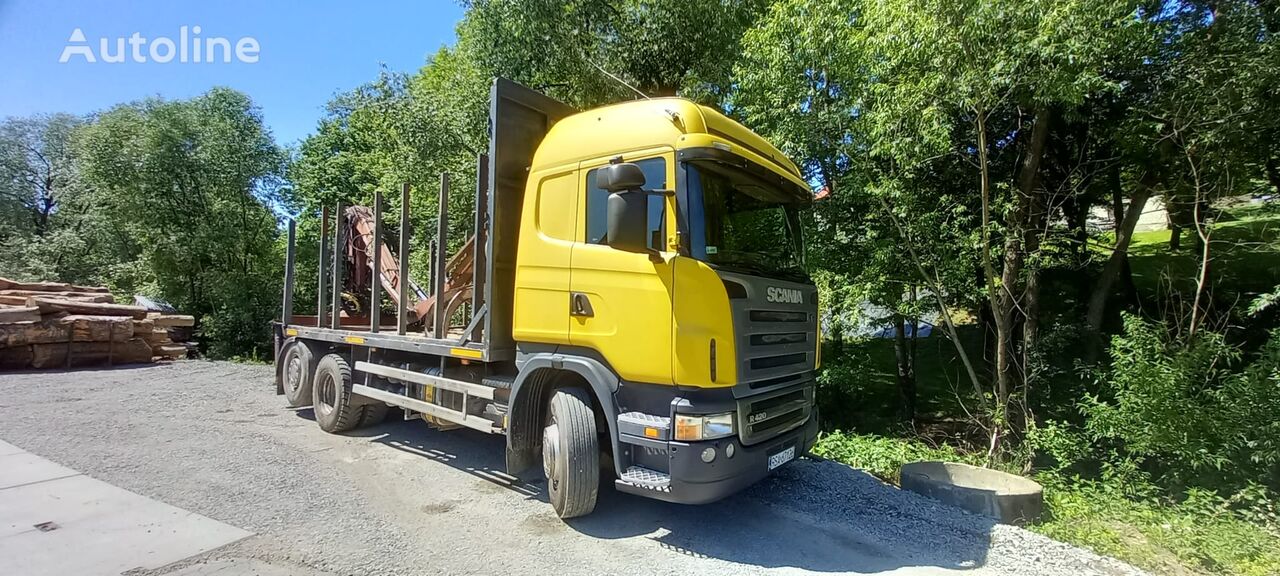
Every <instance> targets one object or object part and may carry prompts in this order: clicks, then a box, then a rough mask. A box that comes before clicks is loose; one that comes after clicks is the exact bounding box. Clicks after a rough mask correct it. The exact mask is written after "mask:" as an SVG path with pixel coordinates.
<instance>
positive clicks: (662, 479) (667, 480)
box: [618, 466, 671, 492]
mask: <svg viewBox="0 0 1280 576" xmlns="http://www.w3.org/2000/svg"><path fill="white" fill-rule="evenodd" d="M618 482H620V483H623V484H630V485H632V486H635V487H638V488H646V489H649V490H656V491H658V492H670V491H671V476H669V475H667V473H665V472H659V471H657V470H651V469H649V468H645V467H643V466H630V467H628V468H627V470H626V471H625V472H623V473H622V477H621V478H619V479H618Z"/></svg>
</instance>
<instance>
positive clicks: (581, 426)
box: [542, 388, 600, 518]
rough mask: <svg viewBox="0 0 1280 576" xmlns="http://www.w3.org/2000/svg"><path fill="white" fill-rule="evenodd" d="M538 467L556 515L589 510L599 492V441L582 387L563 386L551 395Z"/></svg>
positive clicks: (566, 515) (575, 513)
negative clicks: (579, 388) (563, 387)
mask: <svg viewBox="0 0 1280 576" xmlns="http://www.w3.org/2000/svg"><path fill="white" fill-rule="evenodd" d="M542 459H543V462H542V469H543V472H544V473H545V474H546V476H547V493H548V496H549V498H550V500H551V506H552V507H553V508H555V510H556V515H557V516H559V517H561V518H574V517H577V516H584V515H587V514H590V513H591V511H592V510H595V507H596V496H597V495H598V494H599V493H600V442H599V437H598V436H597V435H596V417H595V414H594V413H593V412H592V411H591V400H590V398H589V397H588V396H587V395H586V393H585V392H583V391H582V390H578V389H576V388H565V389H561V390H556V391H555V393H554V394H552V396H551V402H550V403H549V405H548V410H547V425H546V427H545V428H544V429H543V432H542Z"/></svg>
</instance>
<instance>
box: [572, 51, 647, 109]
mask: <svg viewBox="0 0 1280 576" xmlns="http://www.w3.org/2000/svg"><path fill="white" fill-rule="evenodd" d="M587 63H588V64H590V65H592V66H595V67H596V70H599V71H600V73H601V74H604V75H605V76H608V77H609V78H612V79H613V81H614V82H617V83H619V84H621V85H623V86H626V87H627V88H630V89H631V91H632V92H635V93H636V94H639V95H640V97H641V98H644V99H645V100H652V98H650V97H649V95H648V94H645V93H644V92H641V91H639V90H637V89H636V87H635V86H632V85H630V84H627V83H626V82H623V81H622V79H621V78H619V77H617V76H614V75H613V74H610V73H609V71H608V70H605V69H604V68H601V67H600V65H599V64H596V63H595V62H592V61H591V60H587Z"/></svg>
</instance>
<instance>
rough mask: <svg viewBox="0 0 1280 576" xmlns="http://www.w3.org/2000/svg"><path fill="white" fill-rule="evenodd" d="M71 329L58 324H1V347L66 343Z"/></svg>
mask: <svg viewBox="0 0 1280 576" xmlns="http://www.w3.org/2000/svg"><path fill="white" fill-rule="evenodd" d="M70 337H71V327H70V326H68V325H65V324H58V323H56V322H7V323H4V324H0V347H5V348H8V347H12V346H26V345H27V344H51V343H55V342H66V341H67V340H68V339H70Z"/></svg>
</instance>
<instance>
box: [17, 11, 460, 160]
mask: <svg viewBox="0 0 1280 576" xmlns="http://www.w3.org/2000/svg"><path fill="white" fill-rule="evenodd" d="M462 12H463V9H462V7H461V6H459V5H458V4H457V3H456V2H454V1H453V0H423V1H417V2H414V1H408V0H393V1H384V2H337V1H333V0H321V1H311V2H286V1H264V0H259V1H256V2H248V1H243V0H230V1H209V0H204V1H200V2H194V1H182V0H170V1H161V0H143V1H135V2H124V1H105V2H103V1H98V2H95V1H88V0H82V1H79V2H72V1H63V0H0V117H4V116H23V115H28V114H35V113H51V112H70V113H73V114H85V113H89V112H93V111H95V110H101V109H103V108H107V107H110V106H111V105H113V104H116V103H120V102H127V101H131V100H137V99H140V98H145V97H148V96H155V95H160V96H164V97H166V98H185V97H189V96H194V95H197V94H200V93H201V92H204V91H205V90H208V89H209V88H210V87H213V86H229V87H231V88H235V89H237V90H240V91H242V92H245V93H246V94H248V95H249V96H250V97H252V98H253V100H254V102H256V103H257V104H258V105H259V106H260V107H262V111H263V116H264V117H265V119H266V122H267V125H268V126H269V127H270V128H271V130H272V132H273V134H274V135H275V137H276V140H277V141H278V142H280V143H281V144H290V143H293V142H295V141H297V140H299V139H301V138H303V137H305V136H306V135H307V134H308V133H310V132H312V131H313V130H314V129H315V125H316V121H317V120H318V119H319V118H320V115H321V114H322V112H323V107H324V104H325V103H326V102H327V101H328V100H329V98H330V97H331V96H333V95H334V94H335V93H337V92H340V91H345V90H349V89H351V88H354V87H355V86H357V85H359V84H361V83H363V82H367V81H369V80H372V79H373V78H375V77H376V76H377V74H378V70H379V66H380V65H383V64H385V65H386V66H387V67H389V68H390V69H392V70H397V71H413V70H417V69H418V68H419V67H421V66H422V64H423V63H424V62H425V61H426V57H427V56H428V55H430V54H432V53H434V52H435V51H436V50H438V49H439V48H440V47H441V46H443V45H446V44H452V43H453V40H454V25H455V24H456V23H457V21H458V20H459V19H460V18H461V17H462ZM181 26H188V30H191V28H190V27H193V26H200V28H201V31H200V34H199V36H200V37H201V38H202V39H207V38H210V37H225V38H228V39H229V40H230V42H231V43H232V44H233V45H234V44H235V43H236V41H237V40H239V39H240V38H242V37H252V38H254V39H256V40H257V41H258V43H259V45H260V52H259V59H258V61H257V62H256V63H252V64H248V63H244V62H239V61H236V60H235V59H233V61H232V62H231V63H229V64H227V63H222V62H218V63H194V62H187V63H179V62H177V60H176V59H175V60H174V61H172V62H168V63H156V62H152V61H148V62H146V63H137V62H133V61H131V60H132V58H131V57H130V58H126V61H125V62H123V63H104V62H102V61H101V51H100V46H99V39H101V38H108V39H110V40H109V42H110V43H109V46H111V47H112V48H111V49H112V50H114V46H115V44H114V42H115V39H116V38H120V37H124V38H127V37H129V36H130V35H132V34H133V33H134V32H139V33H141V35H142V36H143V37H146V38H148V39H155V38H157V37H167V38H171V39H173V40H174V41H177V40H178V39H179V28H180V27H181ZM76 28H80V29H81V30H82V31H83V32H84V35H85V37H86V38H87V41H88V45H90V46H91V47H92V48H93V51H94V52H95V53H96V54H98V56H99V61H98V62H97V63H93V64H90V63H88V62H86V61H85V59H84V58H83V57H81V56H72V57H71V58H70V61H69V62H67V63H59V62H58V60H59V58H60V56H61V55H62V52H63V48H64V47H66V46H67V45H68V39H69V38H70V37H71V34H72V31H73V30H75V29H76ZM191 36H192V35H191V34H189V36H188V38H191ZM188 45H189V46H190V40H189V41H188ZM149 46H150V45H149V44H148V45H147V46H144V47H143V48H142V50H143V54H144V55H146V54H147V53H148V49H149ZM126 48H128V46H127V45H126ZM162 52H163V51H162Z"/></svg>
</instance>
